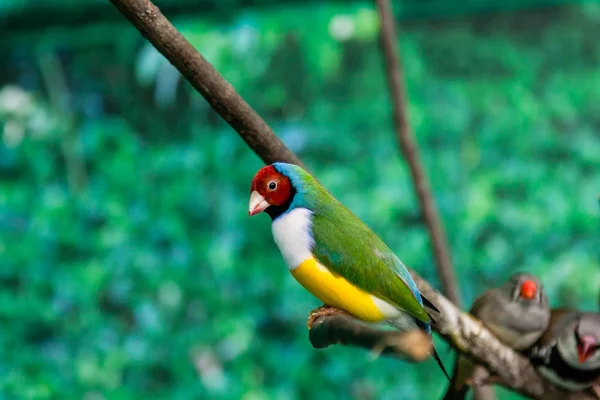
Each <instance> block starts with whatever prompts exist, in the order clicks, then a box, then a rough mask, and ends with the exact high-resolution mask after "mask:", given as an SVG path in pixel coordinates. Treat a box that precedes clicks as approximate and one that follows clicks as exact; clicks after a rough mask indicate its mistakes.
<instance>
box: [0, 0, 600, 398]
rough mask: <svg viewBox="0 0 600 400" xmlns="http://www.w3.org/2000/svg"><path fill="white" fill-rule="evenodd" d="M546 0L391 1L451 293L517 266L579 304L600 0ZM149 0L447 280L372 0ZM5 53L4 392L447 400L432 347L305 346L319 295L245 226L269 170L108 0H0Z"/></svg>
mask: <svg viewBox="0 0 600 400" xmlns="http://www.w3.org/2000/svg"><path fill="white" fill-rule="evenodd" d="M558 3H566V2H556V1H554V2H552V1H513V2H507V1H504V2H501V1H491V0H488V1H484V0H470V1H464V0H443V1H442V0H438V1H416V0H415V1H404V2H396V12H397V17H398V20H399V21H400V28H401V37H400V41H399V46H400V47H401V52H402V57H403V62H404V65H405V70H406V71H405V73H406V81H407V86H408V90H409V93H410V113H411V116H412V125H413V127H414V130H415V133H416V135H417V138H418V144H419V147H420V149H421V151H422V156H423V161H424V164H425V167H426V169H427V172H428V175H429V177H430V179H431V184H432V188H433V192H434V195H435V198H436V200H437V203H438V206H439V208H440V212H441V216H442V217H443V220H444V222H445V225H446V230H447V232H448V235H449V242H450V247H451V250H452V258H453V261H454V264H455V268H456V273H457V276H458V278H459V283H460V289H461V294H462V299H463V301H464V303H465V304H467V305H468V304H471V302H472V301H473V299H474V298H475V297H476V296H477V295H478V294H479V293H480V292H481V291H483V290H485V289H486V288H488V287H490V286H493V285H496V284H499V283H501V282H502V281H503V280H504V279H506V277H507V276H508V275H509V274H511V273H512V272H515V271H517V270H527V271H531V272H533V273H536V274H538V275H539V276H540V277H541V279H542V280H543V282H544V284H545V287H546V289H547V291H548V292H549V295H550V298H551V302H552V304H553V305H569V306H577V307H580V308H582V309H589V310H593V309H596V308H597V298H598V290H599V288H600V269H599V260H600V247H599V246H598V227H599V223H600V220H599V215H600V207H599V206H598V193H599V192H600V134H599V130H600V67H599V66H600V40H598V38H600V5H598V4H597V3H596V2H587V3H586V4H579V5H578V4H570V5H565V4H562V5H559V6H557V5H556V4H558ZM157 4H158V5H159V6H161V8H162V9H163V11H164V12H165V14H166V15H167V16H168V17H170V18H172V20H173V21H174V23H175V25H176V26H177V27H178V28H179V29H180V30H181V31H182V32H183V33H184V35H185V36H186V37H187V38H188V39H189V40H190V41H191V42H192V43H193V45H194V46H195V47H196V48H197V49H199V50H200V52H201V53H202V54H203V55H204V56H205V57H206V58H207V59H208V60H209V61H210V62H211V63H213V65H214V66H215V67H216V68H217V70H219V71H220V72H221V73H222V74H223V75H224V76H225V77H226V79H228V80H229V81H230V82H231V83H232V84H233V85H234V87H235V88H236V89H237V90H238V91H239V92H240V93H241V94H242V96H243V97H244V98H246V100H248V101H249V103H250V104H251V105H252V106H253V107H255V108H256V110H257V111H258V112H259V113H260V114H261V115H262V116H263V117H264V118H265V119H266V120H267V121H268V122H269V123H270V124H271V126H272V127H273V128H274V129H275V131H276V132H277V133H278V135H279V136H280V137H281V138H282V139H283V141H284V142H285V143H286V144H287V145H288V146H289V147H290V148H291V149H292V150H293V151H295V152H297V153H298V154H299V155H300V157H301V158H302V159H303V160H304V162H305V163H306V164H307V165H308V166H309V167H310V169H311V170H312V171H313V172H314V173H315V174H316V175H317V176H318V177H319V179H320V180H321V181H322V182H323V183H324V184H325V185H326V186H327V187H328V188H329V189H330V191H331V192H332V193H333V194H334V195H335V196H336V197H337V198H338V199H340V200H341V201H342V202H343V203H345V204H346V205H347V206H349V208H351V209H352V210H353V211H354V212H355V213H356V214H357V215H358V216H360V217H361V218H362V219H363V220H365V221H366V222H367V223H368V224H369V225H370V226H371V227H372V228H373V229H374V230H375V232H377V233H378V234H379V235H381V236H382V238H384V240H385V241H386V242H387V243H388V244H389V245H390V246H391V247H392V249H394V250H395V251H396V252H397V253H398V255H399V256H400V258H401V259H402V260H404V262H405V263H406V264H408V265H410V266H411V267H413V268H415V269H416V270H418V271H419V272H420V273H421V274H423V275H424V276H425V277H426V278H427V279H429V280H430V281H431V282H432V283H433V284H434V285H436V286H438V287H439V284H438V280H437V277H436V275H435V268H434V265H433V259H432V255H431V251H430V248H429V244H428V236H427V233H426V231H425V229H424V227H423V224H422V222H421V221H420V218H419V212H418V205H417V203H416V201H415V196H414V193H413V191H412V188H411V183H410V178H409V174H408V171H407V168H406V165H405V163H404V162H403V160H402V158H401V157H399V155H398V150H397V145H396V140H395V136H394V133H393V131H392V129H391V121H390V111H389V108H390V105H389V101H388V93H387V89H386V82H385V78H384V76H383V65H382V57H381V54H380V51H379V48H378V41H377V35H378V28H377V26H378V21H377V15H376V13H375V11H374V9H373V7H372V4H371V3H369V2H359V1H356V2H355V1H353V2H343V1H333V0H332V1H329V2H318V1H285V2H284V1H270V0H262V1H259V0H254V1H249V0H228V1H206V0H205V1H201V0H197V1H191V0H163V1H159V2H157ZM548 5H553V6H552V7H548ZM0 51H1V54H2V59H1V60H2V61H1V62H0V135H1V139H2V140H1V142H0V399H21V398H23V399H51V398H52V399H87V400H92V399H93V400H96V399H104V398H106V399H138V398H172V399H190V398H202V399H205V398H206V399H244V400H259V399H285V400H287V399H312V398H314V399H335V398H353V399H436V398H439V396H440V394H441V393H442V391H443V390H444V388H445V385H446V382H445V380H444V379H443V377H442V374H441V372H440V371H439V370H438V369H437V368H436V367H435V364H434V363H433V361H428V362H425V363H423V364H419V365H412V364H408V363H405V362H402V361H398V360H393V359H389V358H378V359H375V360H374V359H373V358H372V356H370V355H369V354H368V352H366V351H363V350H359V349H353V348H343V347H337V346H336V347H334V348H330V349H327V350H324V351H319V350H314V349H313V348H312V347H311V346H310V343H309V342H308V340H307V331H306V325H305V324H306V317H307V314H308V312H309V311H310V310H311V309H312V308H314V307H316V306H318V305H319V303H318V301H317V300H315V299H314V298H312V297H311V296H310V295H309V294H307V293H306V292H305V291H304V290H303V289H302V288H301V287H300V286H299V285H298V284H297V283H296V282H295V281H294V280H293V278H292V277H291V276H290V275H289V273H288V272H287V270H286V267H285V265H284V262H283V260H282V258H281V256H280V254H279V252H278V250H277V248H276V247H275V245H274V243H273V240H272V236H271V232H270V223H269V220H268V218H267V217H266V216H259V217H256V218H251V219H250V218H248V213H247V203H248V188H249V185H250V181H251V179H252V176H253V175H254V173H255V172H256V170H258V168H259V167H261V165H262V164H261V161H260V160H259V158H258V157H257V156H256V155H255V154H254V153H253V152H252V151H251V150H250V149H249V148H248V147H247V146H246V145H245V144H244V142H243V141H242V140H241V139H240V138H239V137H238V136H237V134H236V133H235V132H234V131H233V130H232V129H231V128H230V127H229V126H228V125H227V124H225V123H224V122H223V121H222V120H220V119H219V118H218V117H217V116H216V114H215V113H214V112H213V111H212V110H211V109H210V108H209V107H208V106H207V104H206V102H205V101H204V100H203V98H201V97H200V96H199V95H198V94H196V93H195V92H194V91H193V90H192V89H191V87H190V86H189V85H188V84H187V83H185V82H184V81H183V80H182V79H181V77H180V76H179V74H178V73H177V71H176V70H175V69H174V68H173V67H171V66H170V64H169V63H168V62H167V61H166V60H165V59H164V58H162V56H160V55H159V54H158V53H157V52H156V51H155V50H154V49H153V47H151V46H150V45H149V44H148V43H147V42H145V41H144V40H143V39H142V38H141V36H140V35H139V33H138V32H137V31H136V30H135V29H134V28H133V27H131V26H130V25H129V23H128V22H127V21H125V20H124V18H123V17H122V16H121V15H120V14H119V13H118V12H117V11H116V10H115V9H113V7H112V6H111V5H110V4H109V3H108V2H107V1H104V0H102V1H101V0H86V1H83V0H82V1H79V2H73V1H67V0H62V1H46V2H40V1H34V0H28V1H25V0H0ZM438 346H440V350H441V355H442V358H443V360H444V362H445V363H446V365H447V366H448V367H451V364H452V360H453V355H452V352H451V351H450V350H447V346H445V345H444V344H443V343H442V342H438ZM501 398H503V399H513V398H516V396H515V395H510V394H508V393H507V392H502V395H501Z"/></svg>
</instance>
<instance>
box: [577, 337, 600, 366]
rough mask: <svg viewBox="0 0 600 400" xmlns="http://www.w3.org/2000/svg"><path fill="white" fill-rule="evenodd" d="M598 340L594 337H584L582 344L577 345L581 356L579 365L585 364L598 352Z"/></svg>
mask: <svg viewBox="0 0 600 400" xmlns="http://www.w3.org/2000/svg"><path fill="white" fill-rule="evenodd" d="M596 343H597V340H596V338H595V337H593V336H584V337H582V338H581V342H579V344H578V345H577V354H578V355H579V363H580V364H583V363H584V362H585V360H587V359H588V358H590V357H591V356H592V354H594V351H596Z"/></svg>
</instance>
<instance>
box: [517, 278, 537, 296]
mask: <svg viewBox="0 0 600 400" xmlns="http://www.w3.org/2000/svg"><path fill="white" fill-rule="evenodd" d="M536 291H537V285H536V284H535V282H534V281H532V280H531V279H528V280H526V281H525V282H523V283H522V284H521V297H522V298H524V299H528V300H533V299H534V298H535V292H536Z"/></svg>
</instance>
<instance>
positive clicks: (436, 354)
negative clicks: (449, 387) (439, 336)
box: [431, 338, 450, 380]
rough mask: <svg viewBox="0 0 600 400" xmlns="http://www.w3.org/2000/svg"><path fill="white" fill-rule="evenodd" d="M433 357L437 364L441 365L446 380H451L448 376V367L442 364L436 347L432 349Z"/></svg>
mask: <svg viewBox="0 0 600 400" xmlns="http://www.w3.org/2000/svg"><path fill="white" fill-rule="evenodd" d="M431 340H433V338H431ZM431 355H432V356H433V358H434V359H435V362H436V363H437V365H439V367H440V369H441V370H442V372H443V373H444V375H446V378H447V379H448V380H450V375H448V371H446V367H444V364H443V363H442V360H441V359H440V356H439V355H438V353H437V351H436V350H435V347H432V348H431Z"/></svg>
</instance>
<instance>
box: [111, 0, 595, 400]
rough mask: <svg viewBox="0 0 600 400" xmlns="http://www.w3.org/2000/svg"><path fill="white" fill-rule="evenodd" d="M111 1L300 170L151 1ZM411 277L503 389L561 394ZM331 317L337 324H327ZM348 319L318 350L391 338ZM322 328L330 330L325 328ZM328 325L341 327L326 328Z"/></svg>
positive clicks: (261, 143)
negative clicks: (331, 345)
mask: <svg viewBox="0 0 600 400" xmlns="http://www.w3.org/2000/svg"><path fill="white" fill-rule="evenodd" d="M111 2H112V3H113V4H114V5H115V6H116V7H117V8H118V9H119V10H120V11H121V12H122V13H123V15H125V16H126V17H127V18H128V19H129V20H130V21H131V23H132V24H133V25H134V26H136V27H137V28H138V30H139V31H140V32H141V33H142V34H143V35H144V36H145V37H146V38H148V40H149V41H150V42H151V43H152V44H153V45H154V46H155V47H156V48H157V49H158V50H159V51H160V52H161V53H162V54H163V55H164V56H165V57H166V58H167V59H168V60H169V61H170V62H171V63H172V64H173V65H174V66H175V67H176V68H177V69H178V70H179V71H180V72H181V73H182V74H183V75H184V76H185V77H186V79H188V81H190V83H191V84H192V85H193V86H194V87H195V88H196V89H197V90H198V91H199V92H200V94H202V96H204V97H205V98H206V100H207V101H208V102H209V103H210V104H211V106H212V107H213V108H214V109H215V110H216V111H217V112H218V113H219V115H221V116H222V117H223V118H224V119H225V120H226V121H227V122H228V123H229V124H230V125H231V126H232V127H233V128H234V129H235V130H236V131H237V132H238V134H239V135H240V136H241V137H242V138H243V139H244V140H245V141H246V142H247V143H248V144H249V146H250V147H251V148H252V149H253V150H254V151H255V152H256V153H257V154H258V155H259V156H260V157H261V158H262V159H263V160H264V161H265V162H266V163H270V162H273V161H275V160H279V161H285V162H290V163H295V164H299V165H301V162H300V160H299V159H298V158H297V157H296V156H295V155H294V154H293V153H292V152H291V151H290V150H289V149H288V148H287V147H285V145H284V144H283V143H282V142H281V141H280V140H279V139H278V138H277V137H276V136H275V135H274V133H273V131H272V130H271V129H270V128H269V127H268V126H267V124H266V123H265V122H264V121H263V120H262V119H261V118H260V116H258V114H256V112H254V111H253V110H252V109H251V108H250V106H249V105H248V104H247V103H246V102H245V101H244V100H243V99H242V98H241V97H240V96H239V95H238V94H237V93H236V92H235V90H234V89H233V88H232V87H231V85H229V84H228V83H227V82H226V81H225V80H224V79H223V78H222V77H221V76H220V75H219V73H218V72H217V71H215V69H214V68H213V67H212V66H211V65H210V64H209V63H208V62H207V61H206V60H205V59H204V58H202V56H201V55H200V54H198V52H197V51H196V50H195V49H194V48H193V47H192V46H191V45H190V44H189V42H187V40H185V39H184V38H183V36H181V34H179V33H178V32H177V31H176V30H175V28H174V27H173V25H171V23H170V22H169V21H168V20H167V19H166V18H165V17H164V16H163V15H162V14H161V13H160V11H159V10H158V8H157V7H156V6H154V5H153V4H152V3H151V2H150V1H149V0H111ZM411 273H412V274H413V277H414V279H415V281H416V283H417V286H418V287H419V289H420V290H421V292H422V293H423V294H424V295H425V296H427V297H428V298H429V299H430V300H431V301H432V302H433V303H434V304H435V305H436V306H437V307H438V309H439V310H440V311H441V314H439V315H438V314H436V315H435V316H434V317H435V319H436V324H435V325H434V329H435V330H436V331H437V332H438V333H440V334H441V335H442V337H444V339H445V340H446V341H448V343H450V344H451V345H452V346H454V347H456V348H457V349H458V350H459V351H461V352H463V353H464V354H466V355H467V356H471V357H473V358H474V359H475V360H476V361H477V362H478V363H481V364H483V365H485V366H486V367H488V368H489V370H490V371H491V372H492V373H495V374H497V375H498V376H499V377H500V378H501V379H502V385H504V386H506V387H507V388H510V389H512V390H514V391H517V392H520V393H522V394H525V395H527V396H529V397H531V398H536V399H540V398H542V397H543V398H547V396H550V395H553V394H555V393H559V392H558V391H555V390H554V389H553V388H552V387H550V386H549V385H548V384H547V383H545V382H543V381H542V379H541V378H540V377H539V376H538V375H537V373H536V372H535V371H534V369H533V367H532V366H531V364H530V363H529V361H528V360H527V359H526V358H525V357H523V356H521V355H519V354H517V353H515V352H514V351H513V350H511V349H510V348H508V347H506V346H504V345H503V344H502V343H500V342H499V341H498V340H497V339H496V338H495V337H494V336H493V335H492V334H491V333H490V332H489V331H488V330H487V329H485V328H484V327H483V325H482V324H481V323H480V322H479V321H477V320H476V319H474V318H473V317H472V316H470V315H469V314H466V313H463V312H461V311H460V309H458V308H457V307H456V306H455V305H454V304H453V303H452V302H451V301H449V300H448V299H446V298H445V297H444V296H443V295H441V294H440V293H438V292H437V291H436V290H435V289H433V288H432V287H431V286H430V285H429V284H428V283H427V282H426V281H425V280H423V278H421V277H420V276H419V275H417V274H416V273H414V272H413V271H411ZM319 318H326V320H319ZM328 318H333V320H332V321H331V320H330V321H327V319H328ZM345 318H346V319H343V320H340V319H337V317H329V316H323V317H318V318H317V319H315V320H314V321H313V324H312V325H311V326H312V327H313V329H323V332H324V334H325V336H326V337H325V338H324V340H322V341H321V340H317V339H315V338H314V337H313V338H312V340H313V343H316V345H317V346H318V347H322V346H326V345H327V343H337V342H339V341H340V340H346V341H347V342H348V343H349V342H354V343H356V344H360V342H361V340H363V337H364V335H366V336H370V340H371V342H374V343H386V340H385V339H384V338H385V335H387V333H384V332H387V331H376V330H371V328H369V330H364V329H362V327H360V325H359V324H358V322H355V321H352V320H350V319H349V318H348V317H345ZM323 324H326V325H325V326H324V327H323ZM327 326H330V327H337V326H341V328H339V329H337V328H336V329H326V327H327ZM321 327H323V328H321ZM348 328H352V329H353V333H354V335H350V330H349V329H348ZM317 333H318V332H317ZM341 335H344V336H341ZM396 335H397V334H396ZM396 337H397V336H396ZM365 342H366V339H365ZM376 347H377V346H376ZM562 398H563V399H565V398H567V396H564V397H562ZM582 398H583V397H582Z"/></svg>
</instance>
